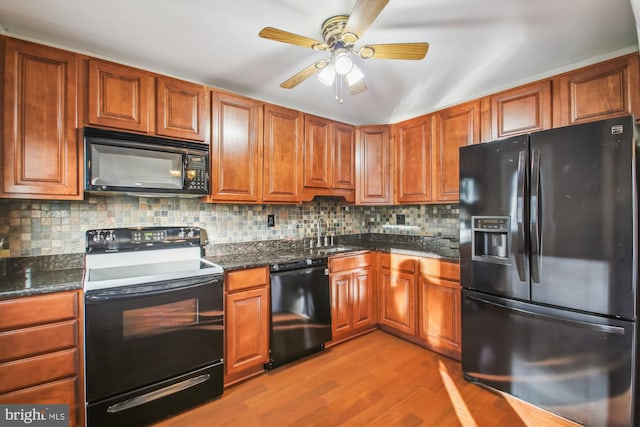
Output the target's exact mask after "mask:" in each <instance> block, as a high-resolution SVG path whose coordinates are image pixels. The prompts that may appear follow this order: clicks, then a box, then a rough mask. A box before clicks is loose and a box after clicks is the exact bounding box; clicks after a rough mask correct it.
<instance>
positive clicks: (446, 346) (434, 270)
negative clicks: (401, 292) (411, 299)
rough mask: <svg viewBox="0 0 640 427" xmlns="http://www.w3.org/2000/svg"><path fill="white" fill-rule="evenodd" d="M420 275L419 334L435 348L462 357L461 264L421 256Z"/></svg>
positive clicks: (449, 354)
mask: <svg viewBox="0 0 640 427" xmlns="http://www.w3.org/2000/svg"><path fill="white" fill-rule="evenodd" d="M419 263H420V274H419V275H418V305H417V306H418V331H417V332H418V338H420V339H421V340H423V341H424V343H425V344H426V346H427V347H429V348H431V349H432V350H435V351H438V352H440V353H444V354H446V355H447V356H450V357H453V358H454V359H458V360H459V359H460V357H461V350H462V345H461V344H462V342H461V341H462V333H461V318H460V267H459V265H458V264H454V263H451V262H443V261H439V260H436V259H431V258H420V259H419Z"/></svg>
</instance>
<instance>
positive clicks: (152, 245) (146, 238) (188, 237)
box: [85, 227, 202, 253]
mask: <svg viewBox="0 0 640 427" xmlns="http://www.w3.org/2000/svg"><path fill="white" fill-rule="evenodd" d="M185 246H202V243H201V230H200V228H199V227H137V228H105V229H97V230H87V233H86V245H85V250H86V253H100V252H121V251H137V250H141V249H161V248H168V247H185Z"/></svg>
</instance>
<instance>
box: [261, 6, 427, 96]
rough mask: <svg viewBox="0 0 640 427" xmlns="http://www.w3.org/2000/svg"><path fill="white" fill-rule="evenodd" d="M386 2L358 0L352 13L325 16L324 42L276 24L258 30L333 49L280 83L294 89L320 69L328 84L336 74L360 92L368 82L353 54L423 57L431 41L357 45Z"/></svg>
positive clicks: (270, 36)
mask: <svg viewBox="0 0 640 427" xmlns="http://www.w3.org/2000/svg"><path fill="white" fill-rule="evenodd" d="M387 3H389V0H357V1H356V4H355V6H354V7H353V10H352V11H351V15H337V16H332V17H330V18H328V19H326V20H325V21H324V22H323V23H322V38H323V39H324V42H322V41H319V40H315V39H311V38H308V37H304V36H300V35H298V34H293V33H290V32H287V31H284V30H279V29H277V28H273V27H265V28H263V29H262V31H260V33H259V36H260V37H262V38H265V39H269V40H275V41H278V42H282V43H289V44H292V45H296V46H302V47H307V48H311V49H313V50H315V51H328V52H330V53H331V56H330V57H329V58H328V59H320V60H318V61H316V62H314V63H313V64H311V65H309V66H308V67H307V68H305V69H304V70H302V71H300V72H298V73H296V74H294V75H293V76H291V77H290V78H289V79H287V80H285V81H284V82H282V83H281V84H280V87H282V88H285V89H293V88H294V87H296V86H297V85H299V84H300V83H302V82H303V81H304V80H306V79H307V78H309V77H311V76H312V75H314V74H315V73H318V72H319V73H320V74H319V75H318V79H319V80H320V81H321V82H323V83H324V84H326V85H327V86H332V85H333V83H334V81H336V77H337V78H338V84H341V83H342V79H343V78H344V80H346V82H347V85H348V86H349V92H350V93H351V94H352V95H357V94H359V93H362V92H364V91H365V90H367V85H366V84H365V83H364V74H363V73H362V71H361V70H360V69H359V68H358V67H357V66H356V65H355V64H354V63H353V60H352V59H351V56H352V55H357V56H359V57H360V58H363V59H370V58H374V59H413V60H420V59H423V58H424V57H425V55H426V54H427V50H428V49H429V43H390V44H369V45H363V46H360V47H359V48H356V47H355V44H356V43H357V42H358V41H359V40H360V38H361V37H362V35H363V34H364V32H365V31H366V30H367V28H369V26H370V25H371V23H372V22H373V21H374V20H375V19H376V18H377V17H378V15H379V14H380V12H382V9H384V8H385V6H386V5H387ZM337 100H338V96H337V95H336V101H337ZM340 102H342V99H341V98H340Z"/></svg>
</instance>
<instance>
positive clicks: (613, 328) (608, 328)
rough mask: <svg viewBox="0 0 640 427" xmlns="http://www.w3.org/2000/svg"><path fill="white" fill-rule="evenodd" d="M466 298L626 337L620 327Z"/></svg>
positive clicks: (527, 314) (482, 299)
mask: <svg viewBox="0 0 640 427" xmlns="http://www.w3.org/2000/svg"><path fill="white" fill-rule="evenodd" d="M466 298H468V299H470V300H474V301H477V302H479V303H482V304H487V305H490V306H492V307H495V308H500V309H503V310H509V311H514V312H516V313H518V314H521V315H524V316H532V317H539V318H545V319H551V320H553V321H556V322H562V323H566V324H569V325H572V326H577V327H581V328H587V329H591V330H595V331H600V332H604V333H606V334H616V335H624V333H625V332H624V328H621V327H619V326H612V325H601V324H599V323H593V322H585V321H582V320H573V319H564V318H560V317H554V316H550V315H548V314H543V313H536V312H533V311H528V310H524V309H522V308H516V307H510V306H508V305H503V304H499V303H497V302H493V301H489V300H486V299H484V298H478V297H474V296H467V297H466Z"/></svg>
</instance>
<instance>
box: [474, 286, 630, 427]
mask: <svg viewBox="0 0 640 427" xmlns="http://www.w3.org/2000/svg"><path fill="white" fill-rule="evenodd" d="M634 335H635V324H634V323H633V322H630V321H622V320H614V319H607V318H604V317H597V316H593V315H586V314H579V313H576V312H571V311H568V310H560V309H553V308H549V307H543V306H537V305H534V304H530V303H525V302H519V301H514V300H507V299H504V298H497V297H493V296H489V295H483V294H480V293H477V292H472V291H467V290H463V291H462V350H463V351H462V370H463V373H464V376H465V378H466V379H467V380H469V381H472V382H476V383H480V384H484V385H487V386H490V387H493V388H495V389H498V390H501V391H504V392H506V393H510V394H512V395H514V396H516V397H518V398H520V399H522V400H524V401H526V402H529V403H532V404H534V405H537V406H540V407H543V408H546V409H548V410H549V411H551V412H553V413H556V414H558V415H561V416H563V417H566V418H569V419H571V420H574V421H577V422H579V423H582V424H585V425H589V426H594V427H595V426H600V427H604V426H606V427H628V426H634V425H638V424H635V423H634V421H635V422H637V420H634V408H633V405H632V402H633V400H634V395H635V389H636V385H635V381H636V380H635V377H636V375H635V369H634V360H635V357H636V355H635V349H634ZM632 381H633V383H632Z"/></svg>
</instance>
